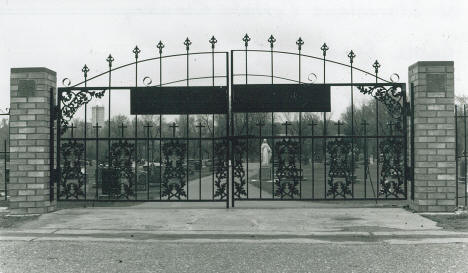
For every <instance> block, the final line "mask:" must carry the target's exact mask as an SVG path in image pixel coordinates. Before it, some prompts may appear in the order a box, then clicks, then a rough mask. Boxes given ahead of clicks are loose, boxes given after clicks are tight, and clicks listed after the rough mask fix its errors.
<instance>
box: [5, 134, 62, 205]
mask: <svg viewBox="0 0 468 273" xmlns="http://www.w3.org/2000/svg"><path fill="white" fill-rule="evenodd" d="M52 134H53V132H52ZM50 147H53V142H52V145H51V146H50ZM3 151H4V155H5V157H4V158H5V159H4V161H3V181H4V182H5V183H4V187H5V201H6V200H8V188H7V179H8V177H7V141H6V139H5V140H3ZM9 154H10V153H9V152H8V156H9ZM51 161H52V164H53V160H51ZM52 196H54V191H53V190H52ZM52 200H53V199H52ZM52 200H51V201H52Z"/></svg>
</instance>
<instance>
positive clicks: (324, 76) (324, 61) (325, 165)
mask: <svg viewBox="0 0 468 273" xmlns="http://www.w3.org/2000/svg"><path fill="white" fill-rule="evenodd" d="M324 45H325V44H324ZM323 52H324V54H323V84H325V83H326V80H325V79H326V69H325V65H326V59H325V57H326V50H324V51H323ZM323 136H324V138H323V148H322V150H323V179H324V181H323V183H324V198H325V199H327V138H326V136H327V112H323ZM313 167H315V166H313Z"/></svg>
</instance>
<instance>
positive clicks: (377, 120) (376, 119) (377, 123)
mask: <svg viewBox="0 0 468 273" xmlns="http://www.w3.org/2000/svg"><path fill="white" fill-rule="evenodd" d="M378 82H379V77H378V71H376V73H375V83H378ZM375 114H376V115H375V128H376V129H375V130H376V132H375V133H376V136H377V139H376V142H377V146H376V151H377V158H376V163H377V168H376V170H377V173H376V184H377V185H376V189H377V190H376V192H375V194H374V197H375V198H376V199H378V198H379V187H380V185H379V184H380V177H379V164H380V151H379V150H380V149H379V136H380V133H379V101H378V100H377V99H375Z"/></svg>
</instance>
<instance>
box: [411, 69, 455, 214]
mask: <svg viewBox="0 0 468 273" xmlns="http://www.w3.org/2000/svg"><path fill="white" fill-rule="evenodd" d="M453 69H454V67H453V62H417V63H415V64H413V65H411V66H410V67H409V69H408V79H409V84H410V85H411V84H414V90H413V92H414V93H413V96H414V106H413V107H414V146H415V147H414V148H415V153H414V156H415V158H414V159H415V164H414V181H413V183H414V201H412V202H411V205H412V207H413V208H414V209H415V210H416V211H418V212H427V211H433V212H436V211H452V210H453V209H454V208H455V186H456V183H455V120H454V81H453V72H454V70H453Z"/></svg>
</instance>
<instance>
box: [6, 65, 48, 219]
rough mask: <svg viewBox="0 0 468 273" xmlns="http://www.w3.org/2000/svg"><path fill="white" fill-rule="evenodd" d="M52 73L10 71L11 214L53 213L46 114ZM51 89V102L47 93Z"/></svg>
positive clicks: (26, 69)
mask: <svg viewBox="0 0 468 273" xmlns="http://www.w3.org/2000/svg"><path fill="white" fill-rule="evenodd" d="M56 85H57V80H56V73H55V72H54V71H52V70H50V69H47V68H44V67H27V68H12V69H11V74H10V182H9V184H8V193H9V195H10V199H9V209H10V213H11V214H38V213H46V212H50V211H54V210H55V207H56V202H55V201H50V200H51V198H50V179H51V174H50V173H51V170H50V165H49V163H50V154H49V151H50V149H51V147H50V137H51V135H50V126H51V124H50V113H51V109H50V108H51V106H50V102H51V99H54V98H55V92H56V91H55V87H56ZM51 88H52V89H53V90H54V91H53V98H51V95H50V94H51V92H50V89H51Z"/></svg>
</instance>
